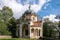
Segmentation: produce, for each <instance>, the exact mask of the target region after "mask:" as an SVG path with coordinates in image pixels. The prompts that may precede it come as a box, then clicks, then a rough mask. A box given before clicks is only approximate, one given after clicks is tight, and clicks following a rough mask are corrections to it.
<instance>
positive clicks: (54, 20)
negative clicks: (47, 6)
mask: <svg viewBox="0 0 60 40" xmlns="http://www.w3.org/2000/svg"><path fill="white" fill-rule="evenodd" d="M55 17H56V15H53V14H50V15H48V16H44V17H43V19H45V18H49V20H50V21H52V22H59V19H55Z"/></svg>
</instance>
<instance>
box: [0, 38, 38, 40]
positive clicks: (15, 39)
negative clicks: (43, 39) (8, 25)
mask: <svg viewBox="0 0 60 40" xmlns="http://www.w3.org/2000/svg"><path fill="white" fill-rule="evenodd" d="M0 40H37V39H29V38H7V39H0Z"/></svg>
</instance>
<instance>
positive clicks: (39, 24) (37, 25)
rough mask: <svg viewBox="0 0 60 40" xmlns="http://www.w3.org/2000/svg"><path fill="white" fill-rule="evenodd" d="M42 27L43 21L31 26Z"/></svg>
mask: <svg viewBox="0 0 60 40" xmlns="http://www.w3.org/2000/svg"><path fill="white" fill-rule="evenodd" d="M41 25H42V21H37V22H34V25H31V27H40V26H41Z"/></svg>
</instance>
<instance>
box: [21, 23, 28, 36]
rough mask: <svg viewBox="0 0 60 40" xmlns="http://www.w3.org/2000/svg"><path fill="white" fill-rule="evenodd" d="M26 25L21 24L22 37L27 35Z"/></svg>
mask: <svg viewBox="0 0 60 40" xmlns="http://www.w3.org/2000/svg"><path fill="white" fill-rule="evenodd" d="M28 34H29V32H28V25H27V24H23V26H22V37H28Z"/></svg>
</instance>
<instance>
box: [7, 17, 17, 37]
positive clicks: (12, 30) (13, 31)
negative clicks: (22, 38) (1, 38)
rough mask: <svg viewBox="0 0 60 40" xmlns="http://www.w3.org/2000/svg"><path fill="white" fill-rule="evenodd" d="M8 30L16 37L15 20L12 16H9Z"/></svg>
mask: <svg viewBox="0 0 60 40" xmlns="http://www.w3.org/2000/svg"><path fill="white" fill-rule="evenodd" d="M7 25H8V28H9V31H10V32H11V33H12V34H11V35H12V37H16V20H15V18H14V17H12V18H11V20H10V21H9V23H8V24H7Z"/></svg>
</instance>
